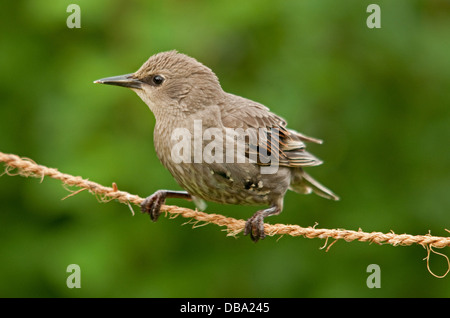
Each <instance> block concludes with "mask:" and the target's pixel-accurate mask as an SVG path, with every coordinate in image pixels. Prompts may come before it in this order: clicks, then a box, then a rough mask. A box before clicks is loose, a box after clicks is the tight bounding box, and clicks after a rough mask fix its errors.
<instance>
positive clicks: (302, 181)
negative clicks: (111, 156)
mask: <svg viewBox="0 0 450 318" xmlns="http://www.w3.org/2000/svg"><path fill="white" fill-rule="evenodd" d="M290 189H291V190H292V191H295V192H297V193H302V194H309V193H311V192H314V193H315V194H317V195H320V196H321V197H324V198H326V199H330V200H335V201H337V200H339V197H338V196H337V195H336V194H334V193H333V192H332V191H331V190H330V189H328V188H327V187H325V186H323V185H322V184H320V183H319V182H318V181H316V180H315V179H314V178H313V177H311V176H310V175H309V174H307V173H306V172H305V171H303V169H301V168H298V169H295V170H294V171H293V174H292V178H291V186H290Z"/></svg>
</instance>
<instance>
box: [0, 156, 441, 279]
mask: <svg viewBox="0 0 450 318" xmlns="http://www.w3.org/2000/svg"><path fill="white" fill-rule="evenodd" d="M0 162H4V163H5V165H6V167H5V172H4V173H3V174H5V173H6V174H8V175H20V176H24V177H36V178H41V180H42V179H43V178H44V177H45V176H47V177H51V178H54V179H58V180H60V181H62V182H63V183H64V184H65V185H68V186H76V187H79V188H81V189H80V190H78V191H75V192H73V193H71V194H69V195H68V196H67V197H69V196H72V195H75V194H77V193H79V192H81V191H83V190H89V192H91V193H93V194H95V195H99V196H100V198H101V200H102V201H104V202H107V201H111V200H118V201H119V202H121V203H125V204H128V206H129V207H130V209H131V210H132V208H131V205H130V203H133V204H136V205H138V206H139V205H140V204H141V203H142V201H144V199H143V198H141V197H139V196H137V195H134V194H130V193H128V192H125V191H120V190H118V188H117V185H116V184H115V183H113V186H112V187H105V186H103V185H100V184H98V183H96V182H93V181H89V180H88V179H83V178H82V177H79V176H78V177H77V176H72V175H70V174H66V173H62V172H60V171H58V170H57V169H54V168H48V167H46V166H42V165H38V164H36V163H35V162H34V161H33V160H31V159H28V158H21V157H19V156H17V155H14V154H5V153H3V152H0ZM0 176H1V175H0ZM67 197H66V198H67ZM64 199H65V198H64ZM132 211H133V210H132ZM161 212H166V213H169V214H171V215H172V217H176V216H178V215H181V216H182V217H184V218H188V219H194V220H196V221H194V227H196V226H199V225H197V224H198V222H205V224H209V223H213V224H216V225H218V226H224V227H226V230H227V232H228V235H231V236H236V235H237V234H239V233H240V232H242V231H243V229H244V226H245V220H242V219H239V220H237V219H234V218H231V217H226V216H223V215H220V214H213V213H205V212H200V211H194V210H191V209H188V208H183V207H178V206H173V205H163V206H162V207H161ZM133 214H134V213H133ZM264 230H265V233H266V234H267V235H269V236H274V235H290V236H303V237H306V238H310V239H312V238H320V239H326V240H327V241H326V242H325V245H324V246H323V248H325V247H326V245H327V242H328V239H330V238H332V239H335V240H345V241H347V242H352V241H360V242H369V243H376V244H391V245H393V246H410V245H413V244H420V245H422V246H423V247H424V248H426V249H427V251H428V255H427V257H426V258H425V259H426V260H427V267H428V269H429V257H430V251H431V252H433V253H435V254H438V255H441V256H443V257H445V258H446V260H447V263H448V268H449V270H447V272H446V273H445V274H444V275H442V276H438V275H435V274H433V273H432V272H431V271H430V273H432V274H433V275H434V276H436V277H444V276H445V275H446V274H447V273H448V272H449V271H450V260H449V259H448V257H447V256H446V255H444V254H441V253H437V252H435V251H433V249H432V248H433V247H434V248H443V247H448V246H450V237H439V236H432V235H430V234H426V235H410V234H396V233H394V232H390V233H381V232H371V233H367V232H363V231H362V230H361V229H359V230H358V231H352V230H344V229H317V228H315V226H313V227H311V226H310V227H306V228H305V227H301V226H298V225H285V224H267V223H266V224H264ZM447 231H448V230H447ZM334 243H335V242H332V243H331V244H330V245H329V246H328V248H327V251H328V249H329V248H330V247H331V245H333V244H334Z"/></svg>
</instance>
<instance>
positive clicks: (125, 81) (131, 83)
mask: <svg viewBox="0 0 450 318" xmlns="http://www.w3.org/2000/svg"><path fill="white" fill-rule="evenodd" d="M94 83H97V84H108V85H116V86H123V87H128V88H141V87H142V82H141V81H140V80H139V79H137V78H136V77H134V74H125V75H119V76H112V77H106V78H102V79H99V80H96V81H94Z"/></svg>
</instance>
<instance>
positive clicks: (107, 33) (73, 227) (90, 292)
mask: <svg viewBox="0 0 450 318" xmlns="http://www.w3.org/2000/svg"><path fill="white" fill-rule="evenodd" d="M71 2H73V1H54V2H49V1H31V0H29V1H3V2H2V3H1V4H0V12H1V13H0V14H1V18H0V30H1V31H0V32H1V36H0V45H1V50H0V96H1V106H0V151H2V152H7V153H16V154H18V155H20V156H25V157H29V158H32V159H33V160H35V161H36V162H38V163H40V164H44V165H47V166H50V167H56V168H58V169H59V170H60V171H62V172H67V173H70V174H73V175H81V176H83V177H85V178H89V179H90V180H93V181H96V182H100V183H102V184H105V185H110V184H111V183H112V182H116V183H117V184H118V186H119V189H123V190H126V191H129V192H131V193H136V194H139V195H140V196H147V195H149V194H151V193H152V192H153V191H155V190H157V189H160V188H169V189H179V187H178V185H177V184H176V183H175V181H174V180H173V179H172V177H171V176H170V174H169V173H168V172H167V171H166V170H165V169H164V168H163V167H162V165H161V164H160V163H159V161H158V159H157V157H156V155H155V152H154V150H153V139H152V130H153V126H154V117H153V115H152V114H151V112H150V111H149V110H148V108H147V106H146V105H145V104H144V103H143V102H142V101H141V100H140V99H139V98H138V97H137V96H136V95H135V94H134V93H132V92H131V91H129V90H125V89H120V88H114V87H107V86H100V85H94V84H93V83H92V81H93V80H95V79H98V78H101V77H106V76H112V75H119V74H124V73H130V72H133V71H135V70H137V69H138V67H139V66H140V65H141V64H142V63H143V62H144V61H145V60H146V59H147V58H148V57H149V56H150V55H153V54H154V53H156V52H160V51H164V50H169V49H177V50H178V51H180V52H183V53H186V54H188V55H191V56H193V57H195V58H197V59H198V60H199V61H201V62H203V63H204V64H206V65H207V66H209V67H211V68H212V69H213V70H214V71H215V72H216V74H217V75H218V76H219V78H220V80H221V83H222V86H223V87H224V89H225V90H226V91H229V92H232V93H235V94H238V95H242V96H245V97H247V98H251V99H254V100H256V101H259V102H261V103H263V104H265V105H267V106H268V107H270V108H271V110H272V111H274V112H276V113H277V114H279V115H281V116H282V117H284V118H287V119H288V120H289V127H291V128H293V129H296V130H299V131H301V132H303V133H305V134H308V135H311V136H315V137H318V138H323V139H324V140H325V143H324V144H323V145H321V146H319V145H310V146H309V149H310V150H311V151H312V152H313V153H314V154H316V155H317V156H318V157H320V158H322V159H323V160H324V161H325V164H324V165H323V166H320V167H317V168H311V169H309V170H308V171H309V172H310V173H311V174H312V175H313V176H315V177H316V178H317V179H318V180H320V181H321V182H323V183H324V184H325V185H327V186H328V187H330V188H331V189H333V190H334V191H335V192H336V193H337V194H339V195H340V196H341V198H342V200H341V201H340V202H337V203H336V202H330V201H327V200H324V199H322V198H320V197H317V196H312V195H311V196H300V195H298V194H295V193H289V194H288V195H287V196H286V199H285V209H284V212H283V213H282V214H281V215H279V216H275V217H272V218H269V219H267V221H268V222H270V223H292V224H299V225H303V226H312V225H314V224H315V222H318V227H325V228H345V229H354V230H357V229H358V228H362V229H363V230H365V231H369V232H371V231H382V232H389V231H390V230H393V231H394V232H396V233H405V232H406V233H410V234H426V233H428V231H431V234H433V235H441V236H446V235H447V236H448V232H446V231H445V228H447V229H449V228H450V227H449V219H450V195H449V194H448V191H449V189H450V164H449V159H450V151H449V147H448V144H449V140H450V93H449V92H450V90H449V87H450V3H449V2H448V1H444V0H442V1H436V0H420V1H419V0H398V1H383V0H379V1H377V2H376V3H377V4H379V5H380V7H381V25H382V28H381V29H369V28H367V26H366V19H367V17H368V15H369V14H368V13H367V12H366V9H367V6H368V5H369V4H370V3H373V2H372V1H361V0H358V1H356V0H349V1H333V0H321V1H315V0H307V1H306V0H305V1H269V0H265V1H261V0H253V1H230V0H227V1H224V0H222V1H189V2H187V1H164V2H162V1H144V0H143V1H136V0H135V1H130V0H126V1H125V0H122V1H118V0H117V1H106V0H103V1H87V0H80V1H76V3H77V4H79V5H80V7H81V28H80V29H69V28H67V26H66V19H67V17H68V16H69V13H67V12H66V9H67V6H68V5H69V4H70V3H71ZM67 194H68V192H67V191H66V190H65V189H64V188H63V187H62V186H61V184H60V182H58V181H55V180H51V179H45V180H44V181H43V182H42V183H41V182H40V180H38V179H24V178H20V177H10V176H7V175H3V176H2V177H1V178H0V257H1V258H0V260H1V262H0V296H3V297H13V296H18V297H449V296H450V284H449V283H448V282H449V279H450V276H448V277H446V278H445V279H437V278H435V277H433V276H432V275H430V274H429V273H428V271H427V269H426V263H425V261H423V260H422V259H423V258H424V257H425V256H426V250H425V249H423V248H422V247H421V246H414V247H392V246H378V245H375V244H372V245H371V244H367V243H358V242H354V243H345V242H344V241H342V242H341V241H339V242H337V243H336V244H335V245H333V247H332V248H331V249H330V251H329V252H328V253H326V252H325V251H324V250H320V249H319V248H320V247H321V246H322V245H323V244H324V241H321V240H318V239H315V240H309V239H303V238H292V237H282V238H281V239H279V240H278V239H276V238H270V237H269V238H267V239H266V240H264V241H262V242H259V243H258V244H253V243H252V242H251V241H250V239H249V238H247V237H242V236H241V237H239V238H238V239H234V238H228V237H226V235H225V234H226V233H225V232H223V231H221V229H220V228H218V227H216V226H214V225H208V226H204V227H200V228H197V229H191V226H190V225H184V226H183V223H184V222H186V220H183V219H181V218H178V219H175V220H168V219H166V218H161V219H160V221H158V222H157V223H152V222H150V220H149V219H148V216H145V215H141V214H140V213H137V215H136V216H134V217H132V216H131V214H130V211H129V210H128V208H127V206H125V205H122V204H118V203H116V202H110V203H107V204H104V203H99V202H97V200H96V199H95V197H93V196H92V195H90V194H88V193H87V192H82V193H80V194H78V195H76V196H74V197H70V198H68V199H66V200H64V201H61V200H60V199H61V198H63V197H65V196H66V195H67ZM169 204H179V205H183V206H188V207H193V206H192V204H191V203H186V202H184V201H179V200H171V201H170V202H169ZM135 211H136V212H137V211H138V209H137V208H135ZM207 211H211V212H218V213H222V214H225V215H229V216H233V217H238V218H243V219H246V218H248V217H249V216H250V215H251V214H252V213H253V212H254V211H255V208H252V207H238V206H223V205H218V204H212V203H210V204H209V206H208V209H207ZM440 252H444V253H446V254H447V255H448V254H449V250H448V249H444V250H441V251H440ZM72 263H75V264H78V265H80V267H81V286H82V287H81V288H80V289H68V288H67V287H66V278H67V276H68V273H66V268H67V266H68V265H69V264H72ZM372 263H375V264H378V265H380V267H381V288H380V289H369V288H367V286H366V279H367V276H368V275H369V274H368V273H366V268H367V266H368V265H369V264H372ZM430 265H431V268H432V269H433V271H435V272H436V273H438V274H441V273H443V272H445V270H446V262H445V260H444V259H443V258H442V257H440V256H436V255H434V256H433V255H432V258H431V263H430Z"/></svg>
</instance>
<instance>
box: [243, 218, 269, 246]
mask: <svg viewBox="0 0 450 318" xmlns="http://www.w3.org/2000/svg"><path fill="white" fill-rule="evenodd" d="M264 211H265V210H261V211H258V212H256V213H255V214H253V216H252V217H251V218H249V219H248V220H247V222H245V229H244V235H248V234H250V238H251V239H252V241H253V242H255V243H256V242H258V241H259V240H260V239H261V240H263V239H264V238H265V237H266V233H265V232H264V215H263V213H262V212H264Z"/></svg>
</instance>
